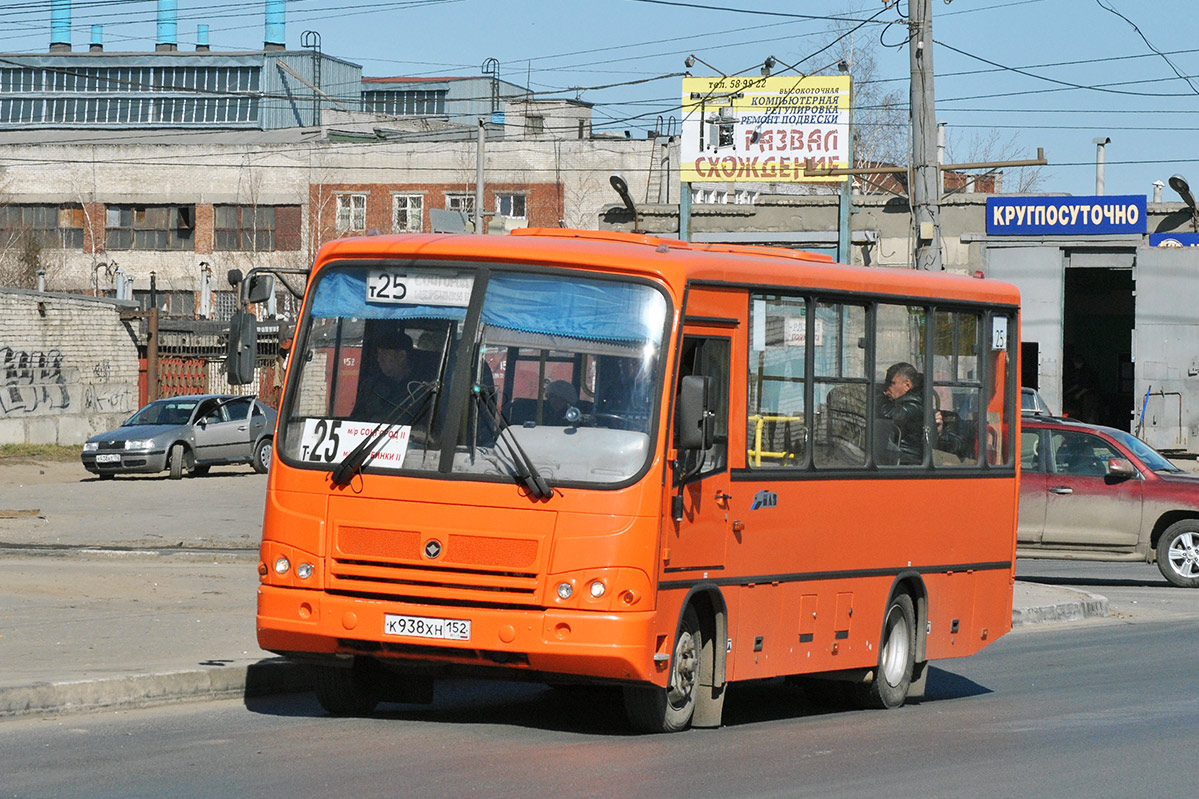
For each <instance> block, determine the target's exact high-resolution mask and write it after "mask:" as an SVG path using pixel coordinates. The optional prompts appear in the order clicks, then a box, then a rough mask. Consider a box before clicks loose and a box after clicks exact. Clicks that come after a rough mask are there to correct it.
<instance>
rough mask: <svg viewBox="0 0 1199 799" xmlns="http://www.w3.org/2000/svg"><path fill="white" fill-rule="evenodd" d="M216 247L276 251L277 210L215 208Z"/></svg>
mask: <svg viewBox="0 0 1199 799" xmlns="http://www.w3.org/2000/svg"><path fill="white" fill-rule="evenodd" d="M213 210H214V212H215V214H214V216H215V219H214V223H213V233H214V237H215V238H214V242H213V248H214V249H216V250H243V251H249V252H272V251H273V250H274V249H275V207H274V206H271V205H258V206H254V205H218V206H215V207H214V209H213Z"/></svg>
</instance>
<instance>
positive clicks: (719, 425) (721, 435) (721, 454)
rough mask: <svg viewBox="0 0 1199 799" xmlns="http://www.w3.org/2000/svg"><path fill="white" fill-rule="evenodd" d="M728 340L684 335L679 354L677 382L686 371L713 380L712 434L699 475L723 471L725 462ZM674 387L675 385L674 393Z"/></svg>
mask: <svg viewBox="0 0 1199 799" xmlns="http://www.w3.org/2000/svg"><path fill="white" fill-rule="evenodd" d="M729 349H730V348H729V340H728V339H726V338H702V337H698V336H686V337H685V338H684V339H683V350H682V355H681V356H680V358H679V385H682V379H683V378H684V377H686V376H688V375H700V376H705V377H710V378H712V382H713V383H714V384H715V388H714V389H713V390H714V392H715V394H716V406H715V407H714V408H712V409H711V410H712V412H713V413H714V414H715V415H716V435H715V438H714V441H713V443H712V446H711V448H709V449H708V450H707V451H706V452H704V453H703V468H702V469H701V470H700V472H699V475H700V476H701V477H702V476H703V475H707V474H712V473H714V472H720V471H724V469H725V467H726V466H727V465H728V445H729ZM677 392H678V389H677V387H676V396H677Z"/></svg>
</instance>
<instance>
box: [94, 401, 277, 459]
mask: <svg viewBox="0 0 1199 799" xmlns="http://www.w3.org/2000/svg"><path fill="white" fill-rule="evenodd" d="M274 434H275V409H274V408H272V407H270V406H269V405H266V404H264V403H262V402H260V401H259V400H257V399H255V398H254V397H239V396H236V395H232V394H194V395H190V396H186V397H171V398H169V399H161V400H156V401H154V402H151V403H150V404H149V405H147V406H146V407H144V408H142V409H141V410H140V411H138V412H137V413H135V414H133V415H132V416H130V417H129V418H128V419H127V420H126V421H125V423H124V424H122V425H121V426H120V427H118V428H117V429H116V430H111V431H109V432H107V433H101V434H99V435H97V436H92V437H91V438H89V439H88V440H87V442H86V443H85V444H84V445H83V454H82V458H83V466H84V468H85V469H87V470H88V471H89V472H92V473H93V474H98V475H99V476H100V478H101V479H104V478H107V477H112V476H113V475H115V474H129V473H135V472H143V473H144V472H150V473H153V472H161V471H163V470H164V469H165V470H169V472H170V475H171V478H172V479H178V478H180V477H182V476H183V473H184V472H187V473H189V474H191V475H203V474H206V473H207V472H208V469H209V467H211V466H213V465H216V464H224V463H248V464H250V465H251V466H253V467H254V471H256V472H259V473H264V472H266V471H267V470H268V469H269V468H270V465H271V444H272V439H273V436H274Z"/></svg>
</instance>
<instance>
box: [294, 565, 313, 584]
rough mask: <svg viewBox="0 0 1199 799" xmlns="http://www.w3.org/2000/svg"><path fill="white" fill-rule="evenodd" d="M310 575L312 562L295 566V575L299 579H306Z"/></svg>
mask: <svg viewBox="0 0 1199 799" xmlns="http://www.w3.org/2000/svg"><path fill="white" fill-rule="evenodd" d="M311 576H312V564H311V563H301V564H300V565H299V566H296V577H299V578H300V579H301V580H307V579H308V578H309V577H311Z"/></svg>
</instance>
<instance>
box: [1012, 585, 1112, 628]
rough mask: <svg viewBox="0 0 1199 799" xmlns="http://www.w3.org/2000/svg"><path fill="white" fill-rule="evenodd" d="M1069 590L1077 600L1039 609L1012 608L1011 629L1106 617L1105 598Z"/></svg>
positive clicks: (1042, 606)
mask: <svg viewBox="0 0 1199 799" xmlns="http://www.w3.org/2000/svg"><path fill="white" fill-rule="evenodd" d="M1069 590H1070V592H1071V593H1074V594H1077V595H1078V599H1076V600H1072V601H1066V602H1057V603H1055V604H1052V605H1041V606H1039V607H1028V608H1013V609H1012V628H1013V629H1014V628H1016V627H1019V626H1022V625H1025V624H1045V623H1048V622H1064V621H1080V620H1082V619H1093V618H1102V617H1104V616H1107V615H1108V603H1107V597H1105V596H1099V595H1098V594H1090V593H1087V592H1086V591H1078V590H1075V589H1069Z"/></svg>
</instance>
